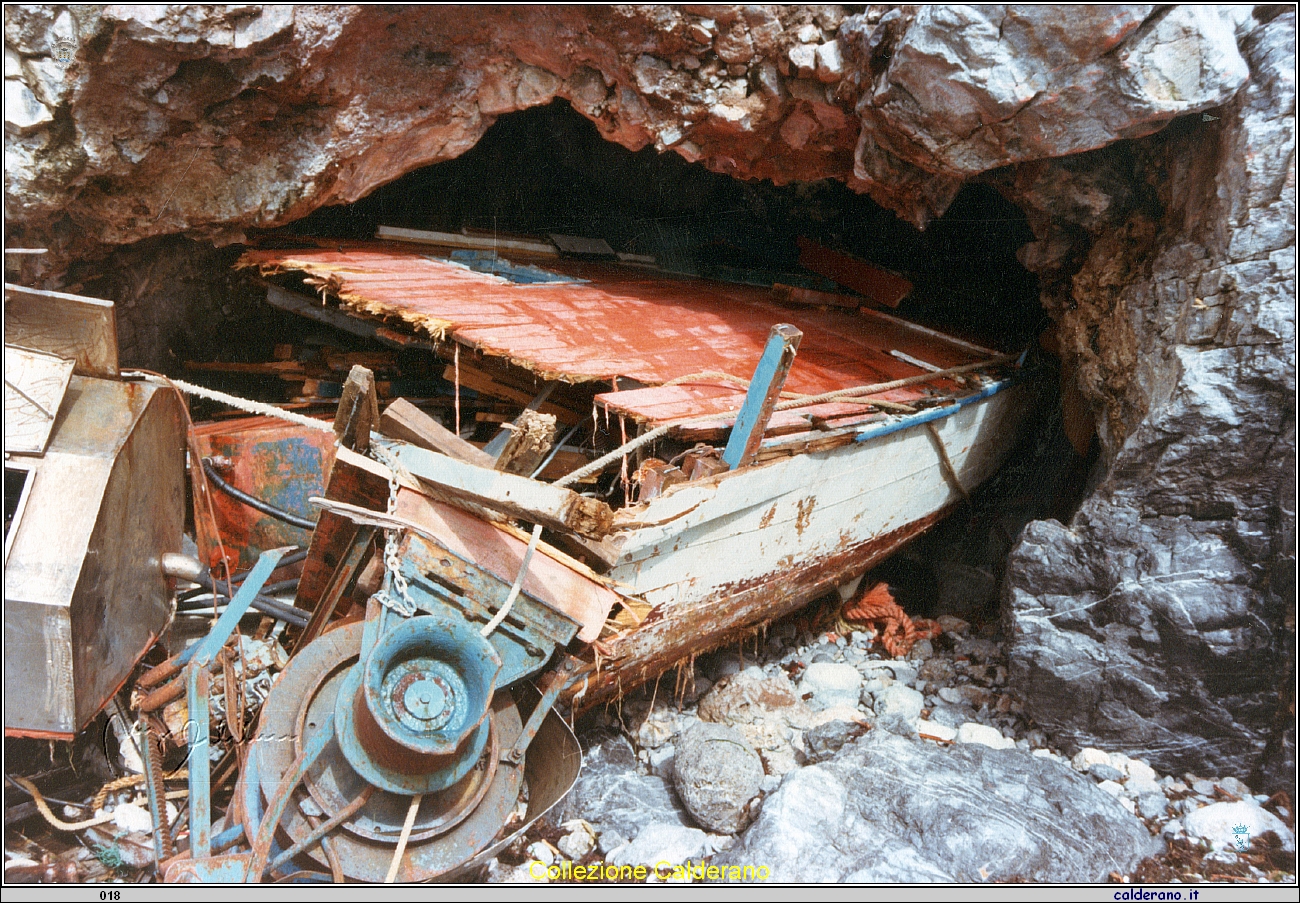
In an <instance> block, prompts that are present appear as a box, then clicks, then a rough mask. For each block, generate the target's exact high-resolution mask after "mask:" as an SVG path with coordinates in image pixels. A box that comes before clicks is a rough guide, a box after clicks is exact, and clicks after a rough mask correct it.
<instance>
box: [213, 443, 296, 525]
mask: <svg viewBox="0 0 1300 903" xmlns="http://www.w3.org/2000/svg"><path fill="white" fill-rule="evenodd" d="M203 472H204V473H205V474H207V475H208V479H209V480H211V481H212V483H213V484H214V485H215V486H216V487H217V488H218V489H220V490H221V491H222V492H224V493H225V494H226V495H228V496H230V497H231V498H233V499H237V500H238V501H240V502H243V503H244V504H245V505H247V506H248V507H250V508H252V509H254V510H256V511H261V512H262V513H263V514H269V515H270V516H271V517H274V518H275V519H276V520H282V521H284V522H285V523H286V524H290V525H292V526H294V527H301V528H302V529H304V530H315V529H316V524H315V523H314V522H312V521H309V520H307V518H305V517H299V516H298V515H296V514H294V513H292V512H289V511H285V510H284V509H283V508H277V507H276V506H275V505H272V504H271V503H270V502H264V501H262V500H261V499H259V498H257V497H256V496H252V495H249V494H248V493H247V492H244V491H243V490H241V489H236V488H235V487H234V486H231V485H230V484H229V483H227V482H226V481H225V480H223V479H222V478H221V476H220V474H218V473H217V469H216V468H215V467H213V466H212V461H211V459H209V458H204V459H203Z"/></svg>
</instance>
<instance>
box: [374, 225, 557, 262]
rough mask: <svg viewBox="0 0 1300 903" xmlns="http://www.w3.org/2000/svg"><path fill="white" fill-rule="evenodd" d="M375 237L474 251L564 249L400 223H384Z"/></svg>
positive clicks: (545, 253) (544, 253)
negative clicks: (433, 230)
mask: <svg viewBox="0 0 1300 903" xmlns="http://www.w3.org/2000/svg"><path fill="white" fill-rule="evenodd" d="M375 237H376V238H380V239H385V240H388V241H405V242H412V243H414V244H420V245H436V246H438V247H443V248H468V249H470V250H474V251H513V252H515V253H520V252H522V253H524V254H532V255H534V256H537V257H559V256H560V252H559V251H557V250H556V249H555V246H554V245H552V244H551V243H549V242H542V241H529V240H528V239H521V238H506V237H498V236H496V235H458V234H457V233H455V232H431V231H428V230H425V229H402V228H400V227H397V226H380V227H379V229H378V230H377V231H376V232H375Z"/></svg>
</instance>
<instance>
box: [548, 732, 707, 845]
mask: <svg viewBox="0 0 1300 903" xmlns="http://www.w3.org/2000/svg"><path fill="white" fill-rule="evenodd" d="M637 764H638V763H637V759H636V753H635V751H634V750H633V749H632V745H631V744H630V743H629V742H628V741H627V739H626V738H624V737H622V736H615V737H610V736H603V735H598V736H597V737H595V738H593V739H591V740H590V741H589V746H588V747H587V749H586V751H585V753H584V756H583V766H582V773H581V774H580V775H579V776H578V780H577V783H576V784H574V787H573V790H572V791H571V792H570V793H569V795H568V796H566V797H565V798H564V800H563V801H562V802H561V803H560V805H559V806H558V807H557V812H556V816H555V821H556V823H557V824H558V823H562V822H566V821H569V820H570V819H574V818H582V819H586V821H587V822H588V823H589V824H591V825H592V826H593V827H595V828H596V830H597V833H598V834H600V833H605V832H614V833H615V834H618V835H621V836H622V837H635V836H636V835H637V834H638V833H639V832H640V831H641V829H642V828H643V827H645V826H646V825H649V824H651V823H655V822H657V823H660V824H674V825H680V826H682V827H691V826H692V825H693V822H692V821H691V816H690V814H689V813H688V812H687V811H686V809H685V808H684V807H683V806H682V805H681V803H680V802H678V800H677V797H676V795H675V794H674V793H673V791H672V789H671V787H670V785H669V783H668V782H667V781H665V780H664V779H663V778H661V777H657V776H655V775H643V774H640V773H638V770H637Z"/></svg>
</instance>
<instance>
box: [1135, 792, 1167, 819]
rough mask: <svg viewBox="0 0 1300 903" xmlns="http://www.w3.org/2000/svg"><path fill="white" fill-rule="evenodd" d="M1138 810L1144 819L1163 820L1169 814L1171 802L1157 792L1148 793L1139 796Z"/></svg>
mask: <svg viewBox="0 0 1300 903" xmlns="http://www.w3.org/2000/svg"><path fill="white" fill-rule="evenodd" d="M1137 808H1138V812H1140V813H1141V814H1142V817H1143V818H1151V819H1155V818H1161V817H1163V816H1164V815H1165V814H1166V813H1167V812H1168V809H1169V801H1168V800H1167V799H1165V795H1164V794H1163V793H1161V792H1159V791H1158V790H1157V791H1156V792H1155V793H1146V794H1143V795H1142V796H1139V797H1138V800H1137Z"/></svg>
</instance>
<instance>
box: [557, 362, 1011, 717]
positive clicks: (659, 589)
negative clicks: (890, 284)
mask: <svg viewBox="0 0 1300 903" xmlns="http://www.w3.org/2000/svg"><path fill="white" fill-rule="evenodd" d="M1027 392H1028V387H1027V386H1025V385H1023V384H1021V385H1004V386H1003V387H1002V388H1001V391H997V392H996V393H994V394H990V395H987V396H986V397H982V398H979V399H976V400H975V401H973V403H969V404H965V405H962V406H960V407H958V408H956V409H955V410H952V411H951V412H944V411H942V410H940V411H938V412H936V414H937V416H932V418H930V419H927V418H926V417H924V416H921V417H917V418H915V420H916V421H917V422H913V423H911V424H910V425H903V426H902V428H901V429H893V430H888V431H883V430H880V429H879V428H876V429H873V430H871V431H863V432H862V433H861V434H860V437H861V438H862V439H863V441H849V442H848V443H847V444H844V445H842V446H840V447H838V448H833V449H830V450H827V451H821V452H813V453H808V454H797V455H792V456H789V457H785V458H778V459H776V460H773V461H770V462H769V463H768V464H766V465H762V466H758V467H754V468H750V469H747V470H744V471H740V472H737V473H732V474H724V475H720V476H718V477H713V478H710V479H708V480H703V481H698V482H692V483H687V484H682V485H680V486H677V487H674V490H675V491H671V492H670V494H668V495H666V496H664V497H662V498H660V499H656V500H654V501H653V502H650V503H648V504H647V505H645V506H643V507H642V510H641V511H640V512H639V518H638V520H639V521H640V522H642V523H643V524H647V526H642V527H641V528H639V529H635V530H633V531H632V532H630V533H629V534H628V535H627V536H626V538H625V539H624V541H623V543H622V546H621V550H620V557H619V560H618V562H617V563H616V564H615V566H614V568H613V569H612V570H611V571H610V573H609V576H610V577H612V578H613V579H615V580H618V581H619V582H620V583H622V584H625V585H626V586H628V587H630V588H632V589H633V590H635V592H636V594H637V595H639V596H640V597H641V598H643V599H645V601H646V602H648V603H650V604H651V606H652V608H651V610H650V612H649V614H648V615H647V616H646V618H645V620H644V621H643V622H642V623H641V624H640V625H639V626H637V627H636V628H633V629H630V630H626V631H624V632H622V633H620V634H619V635H617V636H615V637H613V638H607V639H606V640H604V641H602V643H601V649H602V655H601V658H600V664H599V667H598V668H597V669H596V670H595V671H593V672H591V673H589V674H587V675H586V676H585V686H584V685H583V684H582V682H580V683H579V685H578V686H576V687H575V688H574V689H573V691H572V695H573V697H574V701H575V703H576V704H578V705H580V706H584V707H585V706H587V705H591V704H595V703H598V702H601V701H605V700H608V699H610V698H613V697H614V696H616V695H618V693H619V692H621V691H622V690H626V689H628V688H629V687H631V686H633V685H635V684H637V683H640V682H642V681H645V680H649V679H651V678H654V677H655V676H657V675H658V674H660V673H662V672H663V671H665V670H667V669H669V668H671V667H673V666H674V665H675V664H677V663H678V662H680V661H682V660H683V659H686V658H689V657H691V656H694V655H698V654H700V653H703V652H707V651H708V650H710V649H713V648H716V647H717V646H719V645H721V644H723V643H726V642H727V641H729V640H732V639H734V638H735V637H737V636H738V635H742V634H744V633H745V632H747V631H751V630H753V629H754V628H755V627H758V626H760V625H763V624H766V623H768V622H770V621H772V620H774V619H776V618H779V617H781V616H783V615H785V614H788V613H789V612H791V611H794V610H795V609H797V608H799V607H801V606H803V605H805V604H807V603H808V602H810V601H812V600H813V599H815V598H817V597H818V596H820V595H822V594H823V593H825V592H827V591H828V590H831V589H833V588H835V587H838V586H840V585H842V584H844V583H847V582H848V581H850V580H852V579H854V578H855V577H857V576H859V575H861V574H862V573H864V572H865V571H867V570H869V569H870V568H871V567H873V566H874V565H876V564H878V563H879V562H880V561H882V560H883V559H885V558H887V557H888V556H889V555H891V554H892V553H893V552H895V551H896V550H897V549H898V548H900V547H901V546H902V545H904V544H905V543H907V542H908V541H910V540H911V539H914V538H915V537H917V536H919V535H920V534H921V533H924V532H925V531H926V530H928V529H929V528H930V527H931V526H933V525H934V524H935V523H937V522H938V521H939V520H941V519H942V518H943V516H944V515H945V514H947V513H948V512H949V511H951V509H952V508H953V507H955V506H956V505H957V504H958V503H959V502H960V501H961V500H962V498H963V497H964V494H965V493H966V492H969V490H971V489H973V488H974V487H976V486H978V485H979V484H980V483H982V482H983V481H984V480H985V479H987V478H988V477H989V476H991V475H992V474H993V472H994V471H995V470H996V469H997V467H998V466H999V465H1000V464H1001V463H1002V461H1003V460H1004V459H1005V457H1006V455H1007V453H1008V452H1009V451H1010V449H1011V448H1012V446H1013V445H1014V443H1015V439H1016V436H1017V433H1018V430H1019V427H1020V424H1021V423H1022V421H1023V419H1024V416H1025V414H1026V411H1027V407H1028V405H1027V402H1026V398H1025V396H1026V394H1027ZM954 407H956V406H954ZM927 413H928V412H927ZM895 425H897V424H895ZM854 438H858V437H854ZM940 443H942V451H941V450H940ZM945 454H946V456H947V459H948V464H950V465H951V469H949V466H947V465H945V462H944V455H945ZM954 475H955V478H956V481H954ZM957 482H959V483H960V486H958V485H957ZM651 524H653V526H651Z"/></svg>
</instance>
